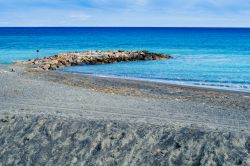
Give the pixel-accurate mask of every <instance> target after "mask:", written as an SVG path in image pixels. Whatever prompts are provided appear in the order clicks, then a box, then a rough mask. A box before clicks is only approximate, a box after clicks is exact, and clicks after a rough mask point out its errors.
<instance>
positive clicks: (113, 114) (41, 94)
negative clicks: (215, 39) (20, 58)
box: [0, 65, 250, 165]
mask: <svg viewBox="0 0 250 166" xmlns="http://www.w3.org/2000/svg"><path fill="white" fill-rule="evenodd" d="M12 69H13V70H12ZM249 101H250V95H249V94H247V93H240V92H227V91H218V90H209V89H200V88H190V87H182V86H175V85H167V84H162V83H153V82H143V81H132V80H124V79H115V78H100V77H93V76H80V75H73V74H66V73H59V72H51V71H49V72H44V71H26V70H24V69H23V68H22V67H20V66H15V65H0V149H1V150H0V165H34V164H36V165H122V164H123V165H250V121H249V118H250V102H249Z"/></svg>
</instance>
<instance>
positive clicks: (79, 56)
mask: <svg viewBox="0 0 250 166" xmlns="http://www.w3.org/2000/svg"><path fill="white" fill-rule="evenodd" d="M169 58H171V56H170V55H166V54H159V53H153V52H149V51H85V52H71V53H61V54H58V55H54V56H51V57H44V58H41V59H38V58H37V59H30V60H28V61H25V62H17V64H19V63H21V64H28V65H31V67H32V68H38V69H43V70H56V69H57V68H62V67H67V66H76V65H84V64H87V65H95V64H109V63H116V62H127V61H138V60H160V59H169Z"/></svg>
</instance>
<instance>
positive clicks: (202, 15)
mask: <svg viewBox="0 0 250 166" xmlns="http://www.w3.org/2000/svg"><path fill="white" fill-rule="evenodd" d="M0 26H159V27H161V26H163V27H173V26H174V27H182V26H184V27H193V26H198V27H250V2H249V0H39V1H38V0H0Z"/></svg>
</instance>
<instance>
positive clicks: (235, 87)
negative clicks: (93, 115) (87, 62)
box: [62, 71, 250, 92]
mask: <svg viewBox="0 0 250 166" xmlns="http://www.w3.org/2000/svg"><path fill="white" fill-rule="evenodd" d="M62 72H65V71H62ZM66 72H68V71H66ZM70 73H72V74H82V75H92V76H97V77H108V78H121V79H128V80H139V81H150V82H159V83H166V84H171V85H181V86H189V87H199V88H210V89H218V90H229V91H239V92H250V84H233V83H219V82H217V83H216V82H198V81H197V82H196V81H190V80H189V81H186V80H164V79H150V78H138V77H127V76H121V75H120V76H118V75H104V74H93V73H85V72H84V73H83V72H75V71H74V72H70Z"/></svg>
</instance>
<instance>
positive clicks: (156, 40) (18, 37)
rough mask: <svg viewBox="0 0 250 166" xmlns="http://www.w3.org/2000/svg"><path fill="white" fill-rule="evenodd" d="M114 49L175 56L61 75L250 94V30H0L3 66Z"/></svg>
mask: <svg viewBox="0 0 250 166" xmlns="http://www.w3.org/2000/svg"><path fill="white" fill-rule="evenodd" d="M37 49H39V50H40V52H39V54H36V50H37ZM116 49H125V50H149V51H154V52H159V53H168V54H171V55H172V56H173V57H174V58H173V59H171V60H164V61H147V62H129V63H116V64H108V65H95V66H77V67H69V68H64V69H63V70H62V71H66V72H75V73H84V74H94V75H103V76H115V77H128V78H135V79H149V80H154V81H161V82H173V83H181V84H189V85H198V86H208V87H215V88H223V89H232V90H242V91H250V29H239V28H238V29H236V28H231V29H230V28H0V63H12V62H14V61H16V60H24V59H28V58H35V57H43V56H49V55H53V54H56V53H59V52H67V51H81V50H116Z"/></svg>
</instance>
